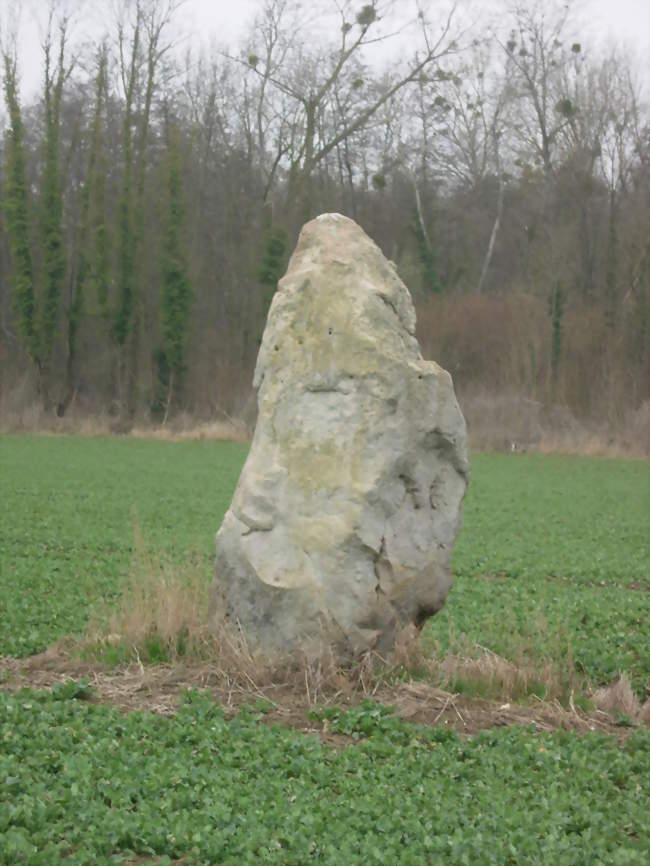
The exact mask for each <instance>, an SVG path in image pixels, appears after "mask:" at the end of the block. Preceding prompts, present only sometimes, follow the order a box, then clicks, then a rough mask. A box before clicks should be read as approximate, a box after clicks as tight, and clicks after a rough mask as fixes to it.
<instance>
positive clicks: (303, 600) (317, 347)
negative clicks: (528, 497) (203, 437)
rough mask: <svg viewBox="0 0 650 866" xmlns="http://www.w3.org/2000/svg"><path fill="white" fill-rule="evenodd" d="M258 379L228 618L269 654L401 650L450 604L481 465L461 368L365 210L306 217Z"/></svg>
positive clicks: (231, 545)
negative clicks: (408, 629) (400, 641)
mask: <svg viewBox="0 0 650 866" xmlns="http://www.w3.org/2000/svg"><path fill="white" fill-rule="evenodd" d="M254 385H255V387H257V388H258V389H259V391H258V403H259V415H258V421H257V426H256V428H255V434H254V438H253V442H252V446H251V450H250V453H249V456H248V459H247V461H246V465H245V466H244V469H243V471H242V474H241V477H240V479H239V484H238V486H237V489H236V491H235V494H234V498H233V501H232V504H231V507H230V509H229V511H228V513H227V514H226V516H225V518H224V521H223V524H222V526H221V528H220V530H219V532H218V534H217V539H216V548H217V558H216V574H215V580H214V585H213V590H212V610H213V615H216V611H217V610H223V609H225V611H226V613H227V614H228V615H230V616H232V617H234V618H236V619H237V620H238V621H239V623H240V624H241V627H242V628H243V630H244V632H245V634H246V636H247V638H248V640H249V641H250V642H251V643H252V644H253V645H256V646H258V647H261V648H265V649H268V650H284V649H290V648H294V647H297V646H305V645H309V644H310V643H311V642H312V641H314V640H318V639H321V638H322V639H324V640H327V641H328V642H332V643H334V645H336V646H338V648H339V652H341V653H350V652H352V653H357V652H361V651H363V650H365V649H369V648H373V647H374V648H376V649H378V650H380V651H386V650H388V649H389V648H390V647H391V645H392V642H393V637H394V632H395V629H396V626H397V625H398V624H407V623H413V622H415V623H416V624H419V623H420V622H422V620H423V619H424V618H425V617H426V616H428V615H429V614H431V613H434V612H435V611H437V610H439V609H440V608H441V607H442V605H443V604H444V601H445V597H446V595H447V592H448V591H449V588H450V583H451V578H450V568H449V561H450V557H451V551H452V546H453V544H454V541H455V538H456V535H457V533H458V531H459V529H460V522H461V502H462V499H463V496H464V493H465V489H466V486H467V482H468V477H469V464H468V459H467V452H466V436H465V421H464V419H463V416H462V414H461V412H460V409H459V407H458V404H457V402H456V398H455V396H454V391H453V386H452V382H451V377H450V376H449V374H448V373H447V372H445V370H443V369H442V368H441V367H439V366H438V365H437V364H435V363H434V362H432V361H424V360H423V359H422V356H421V354H420V350H419V346H418V342H417V340H416V338H415V311H414V308H413V303H412V301H411V297H410V295H409V292H408V290H407V288H406V286H405V285H404V284H403V283H402V281H401V280H400V279H399V277H398V276H397V274H396V272H395V268H394V266H393V265H392V263H391V262H388V261H387V260H386V259H385V258H384V256H383V255H382V253H381V251H380V250H379V248H378V247H377V246H376V245H375V244H374V243H373V242H372V241H371V240H370V238H368V236H367V235H366V234H365V233H364V232H363V231H362V230H361V228H359V226H358V225H357V224H356V223H354V222H353V221H352V220H350V219H347V218H346V217H343V216H340V215H339V214H324V215H322V216H320V217H318V218H317V219H315V220H313V221H312V222H310V223H308V224H307V225H305V227H304V228H303V230H302V233H301V235H300V239H299V241H298V246H297V248H296V250H295V252H294V254H293V257H292V259H291V261H290V263H289V269H288V271H287V274H286V276H285V277H284V278H283V279H282V280H281V282H280V284H279V287H278V291H277V293H276V295H275V297H274V299H273V303H272V305H271V309H270V311H269V316H268V321H267V324H266V329H265V331H264V337H263V340H262V345H261V348H260V352H259V356H258V359H257V367H256V370H255V379H254Z"/></svg>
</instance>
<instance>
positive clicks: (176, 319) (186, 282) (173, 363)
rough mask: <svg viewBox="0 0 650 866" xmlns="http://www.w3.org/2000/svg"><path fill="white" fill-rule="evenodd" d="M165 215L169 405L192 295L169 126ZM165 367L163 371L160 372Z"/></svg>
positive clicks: (181, 363)
mask: <svg viewBox="0 0 650 866" xmlns="http://www.w3.org/2000/svg"><path fill="white" fill-rule="evenodd" d="M166 162H167V165H166V186H167V217H166V224H165V233H164V236H163V249H162V297H161V304H160V311H161V318H162V340H163V355H164V358H160V359H159V363H158V367H159V377H160V378H161V379H163V378H164V379H165V380H166V383H167V386H168V397H167V400H168V405H169V402H170V401H171V399H172V397H173V391H174V389H178V387H179V385H180V380H181V377H182V374H183V373H184V371H185V368H186V349H187V336H188V330H189V321H190V309H191V305H192V299H193V290H192V284H191V282H190V279H189V275H188V267H187V259H186V256H185V252H184V244H183V226H184V221H185V212H184V207H183V179H182V176H181V159H180V148H179V141H178V133H177V131H176V130H170V132H169V134H168V142H167V159H166ZM163 371H164V372H163Z"/></svg>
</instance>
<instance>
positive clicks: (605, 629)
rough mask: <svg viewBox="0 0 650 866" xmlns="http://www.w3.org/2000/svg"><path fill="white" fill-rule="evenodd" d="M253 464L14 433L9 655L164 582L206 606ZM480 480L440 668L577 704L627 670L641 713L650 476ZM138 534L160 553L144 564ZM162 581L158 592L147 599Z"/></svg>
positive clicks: (509, 473)
mask: <svg viewBox="0 0 650 866" xmlns="http://www.w3.org/2000/svg"><path fill="white" fill-rule="evenodd" d="M245 455H246V446H245V445H244V444H242V443H235V442H215V441H198V442H197V441H193V442H164V441H145V440H136V439H115V438H113V439H101V438H93V439H84V438H65V437H35V436H25V437H18V436H5V437H2V439H0V469H1V473H2V479H3V497H2V500H1V501H0V509H2V512H1V519H2V526H3V528H4V529H3V533H2V539H1V540H0V605H1V606H2V608H3V614H4V615H3V629H2V632H1V633H0V654H4V655H13V656H27V655H30V654H32V653H35V652H38V651H40V650H43V649H45V648H46V647H47V646H48V645H50V644H51V643H53V642H54V641H56V640H58V639H61V638H62V637H64V636H66V635H69V634H70V633H75V634H77V635H79V634H82V633H84V632H87V630H88V619H89V616H90V615H91V612H92V613H93V617H94V621H95V625H96V623H97V619H98V617H100V618H101V616H102V611H103V610H105V608H106V606H107V605H108V607H109V608H110V609H111V610H113V611H115V610H118V612H119V610H120V606H121V609H122V610H123V612H124V611H125V610H127V611H131V612H133V611H134V610H142V609H143V607H144V608H146V609H147V610H149V609H151V607H152V603H153V600H154V599H156V598H157V597H158V594H159V587H158V586H157V585H156V581H158V580H159V579H160V573H159V572H161V570H162V573H163V578H164V581H163V582H165V581H166V583H165V586H166V587H167V589H166V591H170V590H171V589H172V588H173V586H172V585H173V584H174V581H176V588H175V589H174V591H175V592H176V596H175V597H174V600H173V604H169V605H168V607H171V608H173V609H175V610H176V609H178V606H179V604H180V596H179V587H178V583H179V580H180V582H181V583H182V584H183V586H187V585H188V583H189V584H192V585H193V586H194V589H193V590H192V593H194V595H193V598H194V606H195V608H196V606H197V604H198V605H199V606H200V605H201V604H202V603H203V601H202V599H203V597H204V596H200V595H199V596H197V593H201V592H202V591H204V590H205V587H206V585H207V583H208V582H209V580H210V576H211V571H212V551H213V540H214V533H215V530H216V528H217V527H218V525H219V523H220V521H221V518H222V516H223V514H224V512H225V510H226V508H227V507H228V504H229V502H230V498H231V495H232V491H233V489H234V486H235V483H236V480H237V477H238V474H239V471H240V469H241V465H242V463H243V460H244V459H245ZM472 471H473V474H472V483H471V486H470V489H469V493H468V496H467V499H466V503H465V517H464V530H463V532H462V533H461V536H460V538H459V541H458V544H457V546H456V549H455V552H454V560H453V566H454V572H455V579H454V587H453V589H452V592H451V594H450V596H449V599H448V603H447V606H446V607H445V609H444V610H443V611H442V612H441V613H440V614H438V616H436V617H435V618H434V619H432V620H431V621H430V623H429V624H428V625H427V627H426V628H425V632H424V643H425V646H426V647H427V648H428V651H429V652H431V653H432V654H433V655H434V657H435V658H436V659H438V660H439V662H440V663H441V664H442V662H443V661H444V660H446V666H445V667H441V668H440V670H439V673H440V676H441V677H442V678H443V680H444V682H445V684H446V685H447V686H449V687H452V688H455V689H457V690H461V691H462V690H465V691H470V692H474V693H484V694H486V696H489V695H492V696H499V695H500V694H502V693H503V691H504V687H503V682H502V680H503V679H504V676H505V678H506V679H508V677H510V674H509V673H508V671H509V670H510V669H509V668H508V664H510V665H514V666H515V667H516V669H517V670H518V671H520V672H523V675H522V676H519V681H518V685H516V688H515V691H517V689H519V691H520V692H522V693H523V694H526V693H532V694H540V695H541V694H542V693H546V694H547V695H548V694H549V684H550V682H551V679H552V680H553V683H554V689H555V692H554V696H558V695H559V696H564V697H566V696H567V695H568V694H569V693H570V691H571V689H575V688H577V687H579V686H580V685H581V684H584V683H586V682H590V683H591V684H592V685H593V686H594V687H595V686H599V685H604V684H606V683H609V682H612V681H613V680H615V679H616V678H617V676H618V675H619V674H620V673H622V672H624V673H625V674H626V675H627V676H628V677H629V679H630V681H631V683H632V685H633V688H634V689H635V691H636V693H637V695H638V696H639V697H640V698H641V699H642V700H643V698H644V696H645V694H644V692H645V689H646V686H647V683H648V675H649V673H650V646H649V642H648V640H647V637H646V636H645V628H646V624H647V622H648V621H650V593H649V592H648V589H649V588H650V574H649V573H648V561H649V560H650V549H649V541H648V538H649V533H648V532H647V529H648V513H650V467H649V466H648V464H646V463H643V462H640V461H625V460H608V459H588V458H575V457H574V458H567V457H557V456H540V455H513V456H510V455H507V456H506V455H477V456H475V457H474V460H473V470H472ZM136 527H141V533H142V535H143V536H144V538H145V539H146V544H145V543H143V542H142V541H140V542H139V548H140V553H139V555H138V556H136V546H137V538H136V535H137V532H136V530H135V528H136ZM145 548H146V550H145V552H144V553H143V550H144V549H145ZM143 560H146V562H145V568H144V570H143V567H142V562H143ZM147 571H149V573H150V574H151V573H153V574H154V577H155V580H154V583H153V584H151V581H150V583H149V585H148V596H147V595H145V596H143V595H142V592H141V590H142V589H143V588H144V589H147V586H145V584H146V581H144V579H143V575H146V573H147ZM174 574H176V576H175V577H174ZM129 575H130V576H131V583H130V592H131V595H129V596H127V597H126V601H125V597H124V596H123V591H124V589H125V587H126V586H127V584H128V579H129ZM165 575H166V576H165ZM138 588H140V589H138ZM138 592H140V596H138ZM192 593H190V595H192ZM138 598H139V607H138V605H137V604H136V603H135V602H136V601H138ZM120 599H122V601H120ZM197 599H199V601H198V602H197ZM190 600H191V599H190ZM168 601H169V599H168ZM195 612H196V611H195ZM158 614H160V611H158ZM158 614H157V616H158ZM161 615H162V614H161ZM192 616H195V614H192ZM106 619H107V618H106V617H104V620H106ZM135 619H136V620H137V616H136V617H135ZM158 622H159V624H160V619H159V620H158ZM107 629H108V630H107ZM123 629H124V622H122V625H120V626H119V627H115V626H114V625H111V624H110V623H108V625H107V624H106V622H104V630H103V633H104V636H105V637H106V636H107V635H110V634H115V633H121V632H122V631H123ZM96 630H97V629H96ZM129 634H131V632H129ZM174 639H175V638H174ZM135 642H136V643H137V640H136V641H135ZM113 643H114V644H117V643H118V642H117V641H114V642H113ZM133 643H134V640H132V639H129V641H128V642H126V648H125V645H124V642H123V645H122V646H121V647H120V646H119V645H118V646H114V647H113V648H112V649H109V647H108V645H107V644H106V643H105V645H104V649H105V660H109V661H110V660H113V661H119V660H122V659H124V657H125V653H128V652H129V651H130V649H131V648H132V645H133ZM163 643H164V644H165V646H161V645H160V642H157V641H156V640H153V642H152V643H151V644H150V646H149V647H148V648H147V647H144V650H145V655H146V653H147V652H149V655H150V657H151V660H154V661H155V660H160V659H161V658H164V657H166V656H165V654H167V656H169V648H170V643H169V641H168V640H167V639H166V638H165V641H163ZM140 644H141V647H140V648H141V650H142V640H140ZM180 649H181V650H182V649H183V646H182V635H181V646H180ZM172 654H173V653H172ZM495 658H496V659H502V660H505V663H506V664H505V667H504V665H503V664H501V665H500V666H499V665H495V664H494V659H495ZM453 660H455V662H456V663H455V664H452V663H451V662H452V661H453ZM490 664H492V675H491V676H486V668H487V667H488V666H489V665H490ZM509 687H512V678H511V677H510V686H509Z"/></svg>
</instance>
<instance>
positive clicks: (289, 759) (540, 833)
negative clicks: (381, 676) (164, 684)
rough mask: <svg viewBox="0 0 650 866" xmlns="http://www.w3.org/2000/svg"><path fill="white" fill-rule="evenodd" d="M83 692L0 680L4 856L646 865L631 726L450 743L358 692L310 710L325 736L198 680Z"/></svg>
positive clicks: (640, 767) (644, 750) (643, 774)
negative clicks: (114, 692)
mask: <svg viewBox="0 0 650 866" xmlns="http://www.w3.org/2000/svg"><path fill="white" fill-rule="evenodd" d="M87 696H88V695H87V689H86V687H85V686H83V685H81V686H78V685H77V686H75V684H72V685H71V686H63V687H61V688H60V689H58V690H54V691H53V692H52V693H43V692H30V691H22V692H18V693H16V694H14V695H9V694H6V693H2V692H0V742H1V743H2V750H0V778H2V780H3V786H2V789H1V790H2V793H0V862H2V863H3V864H6V866H14V864H23V863H29V864H30V866H41V864H42V866H50V864H52V863H61V864H69V866H72V864H74V866H91V864H92V866H105V864H109V863H120V862H121V863H134V862H138V863H158V864H170V863H171V862H173V861H177V860H178V861H179V862H181V863H183V864H188V866H189V864H194V866H199V864H206V866H207V864H212V866H217V864H219V866H258V864H263V863H269V864H278V866H305V864H307V863H320V864H331V866H340V864H342V863H345V864H350V866H352V864H364V866H365V864H381V863H384V864H390V866H397V864H404V866H424V864H434V863H435V864H449V866H461V864H477V863H480V864H485V866H489V864H498V866H509V864H510V866H515V864H516V866H518V864H521V863H526V864H530V866H541V864H548V863H553V864H554V866H574V864H576V863H585V864H586V863H589V864H590V866H605V864H619V866H637V864H638V866H645V863H647V862H648V856H649V855H650V845H649V840H648V835H647V813H646V811H645V805H647V803H646V800H645V797H644V786H645V784H646V783H647V779H648V778H649V777H650V734H649V733H648V732H647V731H638V732H636V733H634V734H633V735H632V736H631V737H630V738H629V739H627V740H626V741H625V742H624V743H623V744H617V743H616V741H614V740H613V739H612V738H610V737H606V736H603V735H599V734H589V735H586V736H584V737H576V736H575V735H570V734H568V733H566V732H557V733H554V734H538V733H535V732H534V731H533V730H531V729H530V728H517V727H513V728H509V729H500V730H494V731H489V732H486V733H483V734H480V735H478V736H476V737H473V738H471V739H469V740H462V739H461V738H460V737H458V736H457V735H456V734H454V733H453V732H452V731H449V730H445V729H441V728H419V727H417V726H413V725H409V724H407V723H405V722H402V721H400V720H398V719H396V718H394V717H392V716H391V714H390V711H389V710H387V709H386V708H383V707H380V706H378V705H374V704H372V703H370V702H366V703H364V704H363V705H362V706H361V707H358V708H355V709H354V710H351V711H349V712H348V713H343V712H341V711H324V712H323V713H321V714H319V713H318V712H316V713H315V714H314V715H315V717H316V720H318V721H319V722H320V720H321V719H322V720H324V719H325V718H327V720H328V722H329V725H330V729H334V730H337V731H340V732H342V733H346V734H348V735H349V736H351V737H353V739H355V740H357V741H358V745H353V746H349V747H347V748H341V749H333V748H330V747H328V746H326V745H324V744H323V743H322V742H321V741H320V739H319V738H318V737H317V736H314V735H308V736H305V735H304V734H300V733H298V732H295V731H291V730H289V729H287V728H283V727H270V726H267V725H265V724H260V723H259V719H260V718H261V716H262V714H263V713H262V712H260V711H258V710H257V709H254V708H250V709H244V710H243V711H241V712H240V713H239V715H238V716H236V717H235V718H234V719H233V720H232V721H230V722H228V721H226V719H225V718H224V715H223V713H222V711H221V709H220V708H219V706H218V705H216V704H215V703H214V701H213V700H212V699H211V698H209V697H207V696H204V695H201V694H200V693H198V692H196V691H190V692H188V693H187V696H186V700H185V702H184V704H183V705H182V706H181V708H180V709H179V711H178V713H177V714H176V715H175V716H174V717H172V718H165V717H162V716H158V715H155V714H154V713H150V712H133V713H129V714H127V715H123V714H121V713H120V712H118V711H117V710H115V709H113V708H110V707H107V706H103V705H95V704H92V703H88V702H87V701H84V700H80V699H79V698H84V697H87Z"/></svg>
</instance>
